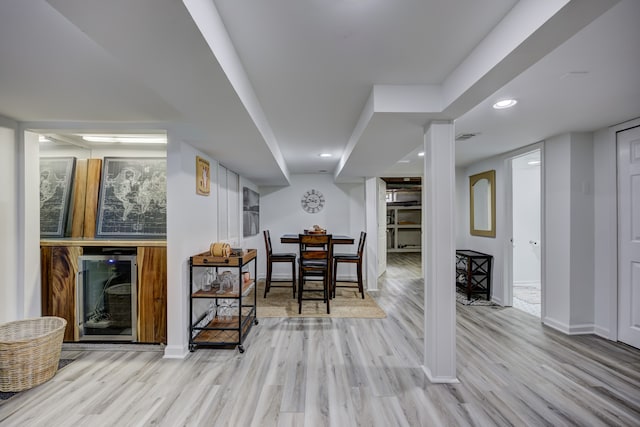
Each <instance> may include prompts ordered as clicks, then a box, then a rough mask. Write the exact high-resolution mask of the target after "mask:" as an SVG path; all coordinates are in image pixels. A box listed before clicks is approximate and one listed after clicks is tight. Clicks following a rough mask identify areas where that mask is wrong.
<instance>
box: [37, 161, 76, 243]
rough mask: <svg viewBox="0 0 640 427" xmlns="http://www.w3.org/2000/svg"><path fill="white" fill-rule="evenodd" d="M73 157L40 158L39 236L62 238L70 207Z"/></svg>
mask: <svg viewBox="0 0 640 427" xmlns="http://www.w3.org/2000/svg"><path fill="white" fill-rule="evenodd" d="M75 166H76V158H75V157H41V158H40V236H42V237H64V235H65V232H66V225H67V218H68V215H69V208H70V205H71V193H72V192H73V191H72V188H73V187H72V185H73V178H74V172H75Z"/></svg>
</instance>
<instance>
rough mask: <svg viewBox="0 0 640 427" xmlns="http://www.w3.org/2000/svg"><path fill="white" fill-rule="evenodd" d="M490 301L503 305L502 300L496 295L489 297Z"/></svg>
mask: <svg viewBox="0 0 640 427" xmlns="http://www.w3.org/2000/svg"><path fill="white" fill-rule="evenodd" d="M491 302H495V303H496V304H498V305H501V306H502V307H504V304H503V302H502V299H501V298H498V297H491Z"/></svg>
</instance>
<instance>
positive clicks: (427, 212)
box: [422, 122, 458, 383]
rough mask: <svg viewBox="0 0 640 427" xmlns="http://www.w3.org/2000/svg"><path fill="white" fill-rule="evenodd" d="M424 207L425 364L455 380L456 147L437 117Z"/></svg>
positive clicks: (429, 140) (430, 132)
mask: <svg viewBox="0 0 640 427" xmlns="http://www.w3.org/2000/svg"><path fill="white" fill-rule="evenodd" d="M424 149H425V150H424V152H425V155H424V182H423V192H424V197H423V198H422V212H423V215H424V217H425V221H424V224H425V230H424V233H423V242H422V247H423V248H425V249H426V251H425V266H424V283H425V292H424V366H423V369H424V371H425V373H426V375H427V377H428V378H429V380H430V381H432V382H434V383H455V382H458V380H457V378H456V302H455V274H454V258H455V234H454V224H455V211H454V207H455V192H456V188H455V166H454V161H455V147H454V126H453V123H451V122H433V123H431V125H430V126H429V128H428V129H427V130H426V132H425V136H424Z"/></svg>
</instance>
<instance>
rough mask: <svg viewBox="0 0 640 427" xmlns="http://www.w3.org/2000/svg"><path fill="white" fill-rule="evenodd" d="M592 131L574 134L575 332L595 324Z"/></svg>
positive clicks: (572, 237)
mask: <svg viewBox="0 0 640 427" xmlns="http://www.w3.org/2000/svg"><path fill="white" fill-rule="evenodd" d="M593 180H594V168H593V134H592V133H572V134H571V317H570V328H571V332H573V333H581V332H585V333H592V332H593V327H594V326H593V325H594V293H595V288H594V280H593V264H594V261H595V260H594V194H593Z"/></svg>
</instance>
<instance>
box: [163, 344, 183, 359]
mask: <svg viewBox="0 0 640 427" xmlns="http://www.w3.org/2000/svg"><path fill="white" fill-rule="evenodd" d="M187 354H189V349H188V347H187V346H186V345H184V346H182V345H168V346H167V347H166V348H165V349H164V356H163V358H164V359H184V358H185V357H187Z"/></svg>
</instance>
